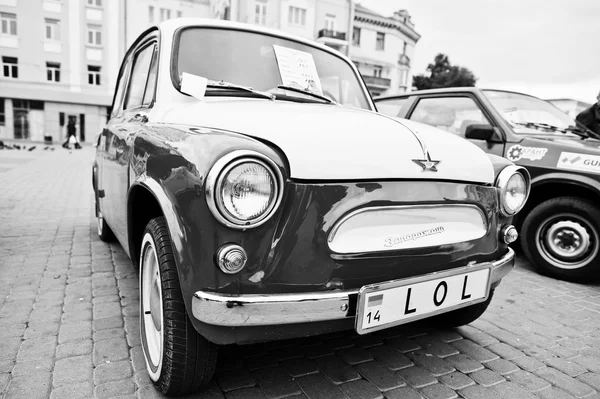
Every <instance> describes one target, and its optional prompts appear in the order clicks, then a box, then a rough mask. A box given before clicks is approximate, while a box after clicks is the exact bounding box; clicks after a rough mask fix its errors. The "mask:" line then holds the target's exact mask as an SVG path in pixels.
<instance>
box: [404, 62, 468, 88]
mask: <svg viewBox="0 0 600 399" xmlns="http://www.w3.org/2000/svg"><path fill="white" fill-rule="evenodd" d="M427 72H428V73H429V76H427V74H421V75H416V76H414V77H413V86H415V87H416V88H417V90H425V89H437V88H440V87H472V86H475V83H476V82H477V78H476V77H475V75H473V72H471V71H470V70H469V69H467V68H464V67H461V66H458V65H452V64H450V60H449V59H448V56H447V55H445V54H441V53H440V54H438V55H436V57H435V60H434V63H433V64H429V65H428V66H427Z"/></svg>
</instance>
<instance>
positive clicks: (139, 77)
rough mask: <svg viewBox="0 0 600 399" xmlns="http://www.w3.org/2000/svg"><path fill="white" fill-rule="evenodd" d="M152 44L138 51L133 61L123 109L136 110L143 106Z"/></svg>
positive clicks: (152, 49) (152, 51)
mask: <svg viewBox="0 0 600 399" xmlns="http://www.w3.org/2000/svg"><path fill="white" fill-rule="evenodd" d="M154 47H155V45H154V43H152V44H151V45H149V46H147V47H145V48H144V49H143V50H141V51H139V52H138V53H137V54H136V55H135V57H134V59H133V70H132V72H131V79H130V80H129V87H128V90H127V98H126V99H125V106H124V108H125V109H131V108H137V107H141V106H142V105H144V92H145V91H146V82H147V81H148V76H149V71H150V62H151V60H152V55H153V54H154Z"/></svg>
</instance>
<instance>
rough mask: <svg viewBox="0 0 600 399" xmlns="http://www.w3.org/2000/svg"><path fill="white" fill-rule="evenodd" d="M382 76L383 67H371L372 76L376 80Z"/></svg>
mask: <svg viewBox="0 0 600 399" xmlns="http://www.w3.org/2000/svg"><path fill="white" fill-rule="evenodd" d="M382 74H383V67H382V66H381V65H374V66H373V76H375V77H376V78H380V77H381V75H382Z"/></svg>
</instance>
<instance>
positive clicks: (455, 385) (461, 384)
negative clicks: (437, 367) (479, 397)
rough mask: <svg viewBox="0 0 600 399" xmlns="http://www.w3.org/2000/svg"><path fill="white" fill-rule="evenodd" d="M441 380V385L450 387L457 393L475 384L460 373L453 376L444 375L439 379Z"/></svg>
mask: <svg viewBox="0 0 600 399" xmlns="http://www.w3.org/2000/svg"><path fill="white" fill-rule="evenodd" d="M439 380H440V382H441V383H443V384H446V385H448V386H449V387H450V388H452V389H454V390H455V391H458V390H460V389H463V388H466V387H469V386H471V385H474V384H475V381H473V380H472V379H471V378H469V377H468V376H467V375H465V374H463V373H460V372H454V373H451V374H446V375H443V376H441V377H440V378H439Z"/></svg>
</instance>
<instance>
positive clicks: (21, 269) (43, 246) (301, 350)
mask: <svg viewBox="0 0 600 399" xmlns="http://www.w3.org/2000/svg"><path fill="white" fill-rule="evenodd" d="M6 154H7V152H6V151H4V152H3V151H1V150H0V163H1V160H3V159H4V160H6V159H7V158H6V157H7V156H8V155H6ZM92 154H93V151H92V148H90V147H86V148H84V149H83V150H80V151H71V152H69V151H66V150H63V149H62V148H60V147H57V150H56V151H54V152H50V151H32V152H31V153H28V154H27V155H23V157H27V159H28V160H29V162H20V163H19V164H18V165H17V166H15V167H12V168H6V169H5V170H4V171H0V227H1V229H0V396H4V397H6V398H28V399H33V398H47V397H51V398H80V397H96V398H111V397H120V398H135V397H140V398H153V397H158V396H159V395H157V394H156V392H155V391H154V388H153V386H152V384H151V383H150V381H149V379H148V377H147V376H146V372H145V369H144V364H143V356H142V352H141V350H140V340H139V336H138V335H139V327H138V292H137V274H136V271H135V270H134V269H133V267H132V266H131V263H130V261H129V260H128V258H127V256H126V255H125V253H124V252H123V250H122V248H121V247H120V246H119V245H107V244H105V243H102V242H101V241H99V239H98V237H97V234H96V231H95V222H94V219H93V202H92V188H91V170H90V165H91V162H92ZM220 355H221V356H220V360H219V363H218V372H217V373H216V376H215V379H214V380H213V382H212V383H211V384H210V385H209V386H208V388H207V389H205V390H204V391H203V392H201V393H199V394H198V395H196V396H195V397H200V398H223V397H226V398H231V399H233V398H244V399H251V398H311V399H315V398H346V397H348V398H361V399H369V398H382V397H385V398H388V399H391V398H405V399H410V398H421V397H425V398H454V397H464V398H468V399H474V398H487V399H495V398H511V399H515V398H517V399H520V398H523V399H528V398H572V397H577V398H583V397H585V398H600V394H599V393H598V392H600V286H597V285H596V286H592V285H588V286H586V285H577V284H570V283H565V282H560V281H557V280H553V279H549V278H545V277H541V276H538V275H537V274H535V273H533V272H531V271H529V270H528V268H527V266H526V265H525V264H524V263H523V262H520V265H519V267H518V268H517V269H516V270H515V271H514V272H513V273H511V274H510V275H509V277H508V278H506V279H505V280H504V282H503V283H502V285H501V286H500V287H499V288H498V290H497V292H496V297H495V298H494V301H493V302H492V306H491V307H490V309H489V310H488V311H487V312H486V313H485V314H484V316H483V317H482V318H481V319H480V320H478V321H476V322H474V323H472V324H471V325H469V326H466V327H462V328H458V329H454V330H442V331H439V330H438V331H429V330H424V329H419V328H417V327H411V328H406V327H404V328H395V329H390V330H386V331H381V332H379V333H373V334H370V335H366V336H357V335H356V334H354V333H353V332H347V333H340V334H332V335H327V336H321V337H316V338H308V339H299V340H293V341H284V342H276V343H269V344H261V345H251V346H241V347H237V346H230V347H225V348H223V350H222V351H221V353H220Z"/></svg>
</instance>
